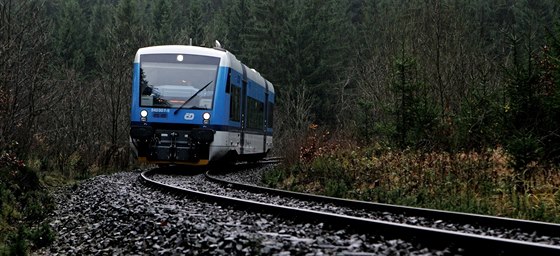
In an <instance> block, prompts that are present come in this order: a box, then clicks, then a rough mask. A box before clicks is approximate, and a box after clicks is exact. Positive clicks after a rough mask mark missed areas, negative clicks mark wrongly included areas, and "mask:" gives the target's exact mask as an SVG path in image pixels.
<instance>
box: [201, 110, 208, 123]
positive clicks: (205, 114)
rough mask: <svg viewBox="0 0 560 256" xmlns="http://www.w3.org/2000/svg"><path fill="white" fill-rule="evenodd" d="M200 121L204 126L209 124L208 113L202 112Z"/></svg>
mask: <svg viewBox="0 0 560 256" xmlns="http://www.w3.org/2000/svg"><path fill="white" fill-rule="evenodd" d="M202 119H203V123H204V124H208V123H210V113H208V112H204V114H202Z"/></svg>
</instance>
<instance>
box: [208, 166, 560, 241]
mask: <svg viewBox="0 0 560 256" xmlns="http://www.w3.org/2000/svg"><path fill="white" fill-rule="evenodd" d="M205 176H206V178H207V179H209V180H210V181H213V182H216V183H219V184H222V185H227V186H229V187H232V188H235V189H242V190H246V191H250V192H254V193H268V194H273V195H279V196H284V197H291V198H295V199H299V200H306V201H313V202H321V203H332V204H334V205H337V206H342V207H347V208H351V209H363V210H370V211H377V212H390V213H393V214H403V215H409V216H416V217H425V218H429V219H433V220H443V221H448V222H454V223H457V224H470V225H480V226H484V227H489V228H504V229H520V230H522V231H525V232H527V233H533V232H537V234H539V235H541V236H543V235H544V236H551V237H558V236H560V224H555V223H547V222H540V221H531V220H521V219H512V218H505V217H496V216H489V215H481V214H472V213H462V212H453V211H443V210H434V209H427V208H417V207H409V206H401V205H391V204H383V203H373V202H365V201H358V200H351V199H342V198H336V197H329V196H322V195H313V194H307V193H300V192H293V191H287V190H280V189H273V188H266V187H260V186H255V185H249V184H243V183H238V182H233V181H227V180H224V179H220V178H217V177H215V176H212V175H211V174H210V172H206V173H205Z"/></svg>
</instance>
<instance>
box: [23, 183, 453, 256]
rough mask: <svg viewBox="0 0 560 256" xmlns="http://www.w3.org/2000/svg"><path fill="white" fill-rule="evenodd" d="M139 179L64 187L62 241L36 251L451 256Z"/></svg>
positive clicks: (54, 219)
mask: <svg viewBox="0 0 560 256" xmlns="http://www.w3.org/2000/svg"><path fill="white" fill-rule="evenodd" d="M138 176H139V173H137V172H123V173H117V174H114V175H109V176H98V177H95V178H92V179H89V180H87V181H84V182H82V183H80V184H79V185H75V186H71V187H66V188H63V189H60V190H59V191H57V192H56V193H55V200H56V202H57V205H58V208H57V210H56V211H55V212H54V213H53V214H52V215H51V216H50V217H49V221H50V225H51V227H52V228H53V230H54V231H55V233H56V236H57V239H56V241H55V242H54V244H52V245H51V246H49V247H47V248H43V249H41V250H40V251H36V252H34V253H33V254H36V255H86V254H87V255H91V254H101V255H123V254H124V255H131V254H133V255H138V254H150V255H154V254H156V255H183V254H187V255H198V254H205V255H208V254H210V255H270V254H275V255H333V254H340V255H445V254H449V251H439V250H430V249H427V248H422V247H420V246H418V245H413V244H410V243H408V242H405V241H402V240H386V239H383V237H381V236H366V235H363V234H350V233H347V232H346V231H345V230H331V229H329V228H328V227H327V226H324V225H323V224H322V223H315V224H312V223H294V222H291V221H288V220H284V219H280V218H276V217H274V216H271V215H268V214H260V213H253V212H245V211H240V210H234V209H230V208H224V207H222V206H220V205H216V204H213V203H206V202H201V201H197V200H193V199H190V198H185V197H183V196H178V195H173V194H167V193H164V192H161V191H159V190H157V189H153V188H150V187H146V186H144V185H143V184H142V183H140V182H139V181H138ZM159 178H160V179H164V180H169V179H171V178H172V179H173V180H177V177H171V176H160V177H159ZM201 178H202V176H195V177H184V179H181V181H178V182H179V183H183V184H187V182H185V181H189V182H188V184H191V185H188V186H195V185H197V184H198V185H203V186H205V187H210V186H211V185H209V184H208V182H203V180H204V179H201ZM216 189H217V188H216ZM205 190H207V191H208V189H205ZM225 191H227V190H225ZM236 193H239V192H236Z"/></svg>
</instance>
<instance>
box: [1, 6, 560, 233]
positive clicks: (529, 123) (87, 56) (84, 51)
mask: <svg viewBox="0 0 560 256" xmlns="http://www.w3.org/2000/svg"><path fill="white" fill-rule="evenodd" d="M215 40H218V41H220V42H221V44H222V46H223V47H224V48H226V49H227V50H229V51H231V52H232V53H233V54H235V55H236V56H237V58H238V59H240V60H241V61H243V62H244V63H246V64H247V65H248V66H249V67H252V68H255V69H256V70H258V71H259V72H260V73H261V74H262V75H263V76H264V77H266V78H267V79H268V80H270V81H271V82H272V83H273V84H274V85H275V88H276V92H277V102H278V104H277V107H276V108H275V111H276V113H275V126H274V127H275V134H274V135H275V145H276V147H277V148H282V149H283V151H282V154H284V156H285V157H286V162H287V164H286V166H285V167H283V168H284V169H281V170H278V171H277V172H276V173H275V174H274V175H272V176H270V177H267V178H268V180H269V182H270V183H277V184H283V185H278V186H279V187H283V188H291V189H299V190H303V191H314V190H318V189H319V188H320V187H324V188H327V190H328V189H329V188H330V192H329V191H318V192H322V193H325V192H326V194H330V195H337V196H346V197H354V198H360V199H368V200H377V201H386V202H395V201H392V200H393V199H395V198H402V197H403V196H402V195H405V196H404V197H406V198H408V199H407V200H409V199H410V198H409V197H407V196H410V195H414V198H412V199H410V200H409V201H397V202H396V203H403V204H411V205H423V204H422V202H425V201H429V200H426V199H425V198H426V197H427V196H429V195H432V196H438V195H445V194H448V193H450V192H451V191H449V190H444V189H440V190H438V191H439V192H437V191H436V192H437V193H436V192H434V189H431V190H428V191H422V190H419V189H418V186H419V185H420V186H424V187H429V188H433V187H436V186H438V187H439V185H438V184H439V183H437V182H436V181H434V180H432V181H433V182H434V183H430V182H431V181H430V182H428V181H427V180H425V179H424V180H422V178H421V177H420V176H422V177H424V176H423V175H424V174H422V173H425V172H424V171H423V170H427V171H428V172H429V171H431V170H435V171H434V172H436V176H438V175H439V176H441V177H440V179H438V180H437V181H446V180H447V179H450V178H451V179H452V178H457V177H459V178H460V177H463V176H464V178H465V179H467V180H469V181H471V180H472V179H476V178H480V179H484V181H485V182H486V181H488V180H487V179H493V180H496V179H499V178H500V177H502V176H500V175H501V174H496V173H495V169H496V166H497V165H499V166H500V168H502V169H504V170H506V171H504V172H507V173H509V172H511V178H510V176H507V177H508V178H507V179H508V182H510V183H507V184H513V185H512V186H513V188H512V186H509V185H508V186H507V187H508V188H509V190H507V192H503V193H502V195H506V196H507V195H509V196H507V197H508V198H510V199H508V200H510V201H511V200H513V201H515V202H517V203H519V204H523V205H524V206H527V207H528V208H531V209H533V206H532V204H531V202H532V201H534V200H533V199H534V198H533V197H531V196H533V195H535V194H537V193H536V192H535V191H536V189H535V187H531V186H533V185H535V184H537V185H538V184H541V185H542V184H544V183H546V182H549V183H546V184H545V185H546V187H547V190H546V192H545V193H544V192H543V193H544V194H546V195H547V198H546V200H548V201H546V200H544V199H542V198H541V199H542V200H540V199H539V200H537V201H539V202H538V203H537V206H536V208H535V211H540V210H539V209H541V210H542V209H544V210H542V214H544V215H539V216H537V215H535V214H529V215H523V214H521V215H519V214H518V215H516V214H510V215H513V216H515V217H527V218H536V219H545V220H553V221H558V217H557V216H549V215H546V214H549V213H550V212H553V211H555V210H556V211H557V209H559V208H560V192H559V191H558V189H557V187H558V186H557V185H558V184H559V183H560V177H559V174H558V173H559V172H558V167H557V166H558V164H560V2H558V1H557V0H473V1H461V0H424V1H419V0H415V1H403V0H372V1H368V0H270V1H258V0H209V1H205V0H158V1H149V0H51V1H46V0H0V154H1V155H0V171H1V172H2V174H1V175H0V177H1V179H2V186H1V187H0V191H2V200H3V202H8V201H10V200H11V201H18V200H16V198H18V197H20V196H22V195H25V194H26V193H27V192H28V190H30V189H33V188H31V187H33V186H31V187H30V186H27V185H21V184H23V183H25V184H28V183H29V179H30V177H32V180H34V182H32V184H39V183H41V182H39V181H37V179H39V178H40V177H42V176H45V175H46V174H56V176H58V177H59V178H58V179H63V180H65V179H81V178H87V177H91V176H93V175H97V174H101V173H105V172H107V171H110V170H127V169H130V168H132V166H134V165H135V163H134V162H133V161H132V159H130V152H129V148H128V132H129V103H130V93H131V74H132V61H133V58H134V54H135V52H136V50H137V49H138V48H140V47H144V46H151V45H164V44H189V42H191V41H192V43H193V45H198V46H206V47H213V46H214V41H215ZM275 153H276V154H279V152H275ZM397 158H398V159H397ZM360 159H365V160H360ZM380 159H384V160H383V161H386V163H388V165H390V164H391V163H393V162H395V163H397V162H398V164H396V165H395V166H397V167H395V168H398V169H399V170H404V169H406V170H409V171H410V170H411V169H407V168H404V169H403V168H401V167H403V165H402V164H403V162H406V163H407V165H406V166H410V165H414V163H415V162H422V161H424V162H428V163H427V164H426V165H423V164H420V167H422V166H423V167H426V166H428V167H426V168H427V169H426V168H424V169H422V168H420V169H418V170H420V171H414V170H416V169H414V170H413V171H412V172H413V173H399V172H395V170H396V169H391V168H387V169H386V170H385V169H383V168H386V166H385V164H383V163H381V162H379V161H381V160H380ZM430 159H431V160H430ZM434 159H435V160H434ZM438 159H439V160H438ZM449 159H451V160H449ZM480 159H483V160H480ZM492 159H494V160H495V159H498V160H495V161H494V160H492ZM440 160H441V161H440ZM407 161H408V162H407ZM438 161H439V162H438ZM492 161H494V162H492ZM496 161H497V162H498V164H496ZM434 163H435V164H434ZM434 165H436V166H434ZM437 165H443V166H444V167H445V166H448V165H449V166H452V167H450V168H448V169H446V168H447V167H445V168H443V169H444V171H442V172H440V171H438V170H440V169H441V168H439V167H437ZM333 166H334V167H333ZM376 166H377V167H376ZM457 166H459V167H457ZM455 167H457V168H459V169H461V168H463V169H462V170H467V169H468V172H460V173H453V170H455V169H454V168H455ZM376 168H377V169H376ZM438 168H439V169H438ZM354 169H355V170H354ZM381 169H383V170H385V171H386V172H387V173H390V174H391V175H394V176H398V175H408V176H410V177H415V175H416V176H418V177H420V178H419V179H421V180H420V181H419V180H413V179H412V178H411V180H408V181H406V182H405V181H403V180H400V182H404V183H402V184H401V185H402V187H400V188H399V189H400V190H399V191H398V193H397V194H395V195H392V194H391V195H389V194H390V193H392V192H391V191H393V190H387V188H388V187H387V186H389V185H387V186H384V184H392V185H391V186H392V187H391V186H389V187H391V188H392V189H394V188H395V186H396V187H398V186H399V185H398V184H400V183H399V182H396V181H395V180H391V178H389V176H390V175H384V174H386V173H384V172H383V171H379V170H381ZM319 170H321V171H319ZM341 170H350V171H348V172H347V173H352V177H348V179H346V180H344V179H343V182H342V184H339V183H336V184H335V183H332V182H331V181H329V180H319V181H316V182H315V183H314V182H313V177H310V176H309V175H321V176H324V177H328V176H329V175H334V176H335V177H336V175H339V174H340V173H339V172H341ZM364 170H365V171H364ZM368 170H369V171H368ZM477 170H484V171H477ZM30 173H34V174H33V175H32V174H30ZM34 175H35V176H34ZM345 175H346V174H345ZM359 175H362V176H361V177H363V176H364V175H365V176H368V177H370V178H371V179H369V178H368V179H365V180H357V179H358V178H357V177H358V176H359ZM375 175H379V176H382V177H383V178H376V177H374V176H375ZM449 175H452V176H449ZM453 175H454V176H453ZM461 175H463V176H461ZM492 175H498V176H492ZM489 177H490V178H489ZM492 177H493V178H492ZM10 179H15V183H14V184H16V185H13V184H12V183H10V182H7V181H9V180H10ZM310 179H311V182H310V183H311V184H315V186H314V187H313V186H312V187H302V186H300V185H301V184H304V183H309V182H308V181H310ZM384 179H388V180H384ZM53 182H54V181H53ZM329 182H330V183H329ZM407 182H408V183H407ZM423 182H428V183H423ZM488 182H490V181H488ZM543 182H544V183H543ZM550 182H553V183H550ZM323 183H324V184H323ZM379 183H380V185H379V186H372V184H379ZM405 183H406V184H405ZM17 184H20V185H17ZM298 184H299V185H298ZM410 184H412V185H410ZM485 184H486V183H485ZM409 185H410V186H409ZM451 185H457V184H455V183H453V184H451ZM502 185H503V184H502ZM10 186H12V187H10ZM359 186H361V188H356V187H359ZM432 186H433V187H432ZM474 186H476V188H475V192H473V193H476V194H477V195H478V194H484V193H486V192H480V193H479V190H477V189H479V187H480V186H481V185H480V183H476V182H475V184H474ZM489 186H490V185H489ZM543 186H544V185H543ZM554 186H556V188H554ZM36 187H41V186H40V185H37V186H36ZM463 187H464V189H465V190H464V191H467V190H469V189H472V187H471V186H470V185H465V186H463ZM378 188H379V189H378ZM381 188H382V189H384V190H383V191H384V192H382V191H381V190H380V189H381ZM487 188H490V190H492V191H493V192H488V193H490V194H492V193H495V187H492V186H490V187H487ZM360 189H361V190H360ZM445 189H451V188H445ZM454 189H455V188H454ZM10 191H12V192H10ZM14 191H15V192H14ZM403 191H404V192H403ZM461 191H463V190H461ZM461 191H459V192H460V193H459V194H461V193H462V192H461ZM500 191H501V190H500ZM512 191H513V192H512ZM393 192H394V191H393ZM399 193H404V194H399ZM438 193H440V194H438ZM465 193H470V192H465ZM500 193H501V192H500ZM512 193H513V194H516V196H512ZM518 193H521V194H520V196H521V197H518V196H517V194H518ZM418 195H421V198H419V196H418ZM528 195H529V196H528ZM33 198H34V199H33ZM422 198H423V199H422ZM512 198H514V199H512ZM519 198H525V199H523V200H525V201H523V200H520V199H519ZM531 198H533V199H531ZM29 200H31V201H33V200H35V201H37V202H41V201H42V200H40V199H37V198H35V197H30V199H29ZM516 200H517V201H516ZM35 201H33V202H35ZM513 201H512V202H513ZM545 201H546V202H545ZM520 202H521V203H520ZM543 202H544V204H545V206H543V207H545V208H539V207H541V206H538V205H539V203H543ZM547 202H549V203H547ZM482 204H483V205H484V203H482ZM512 204H513V203H512ZM5 205H7V204H4V206H3V208H4V209H3V212H2V217H5V218H3V220H2V223H0V228H2V229H5V228H4V227H5V226H6V225H9V224H10V223H9V222H10V221H12V222H14V221H15V220H17V219H20V218H21V216H20V215H21V214H19V213H17V212H23V214H24V215H25V214H27V212H26V211H27V210H28V208H29V207H27V206H26V205H19V206H14V208H13V209H10V210H9V211H8V210H6V209H5V208H6V206H5ZM474 205H475V207H474V208H473V207H467V209H466V210H471V211H474V212H482V213H490V214H504V215H508V214H507V213H508V212H509V213H511V212H512V211H514V210H515V209H518V208H519V207H517V208H516V207H515V206H511V208H512V209H514V210H511V209H509V210H508V209H502V210H503V212H502V211H500V212H495V211H492V210H489V209H490V208H491V207H490V206H484V207H487V208H484V207H482V208H481V206H480V205H481V203H480V201H477V202H475V203H474ZM430 206H433V207H440V208H441V207H444V208H445V207H446V205H444V204H441V205H430ZM26 207H27V208H26ZM457 207H459V206H457ZM457 207H455V208H454V207H451V208H452V209H457ZM488 207H489V208H488ZM547 207H548V208H547ZM26 209H27V210H26ZM459 210H465V209H464V207H462V206H461V207H459ZM30 213H35V214H36V215H37V218H40V217H41V216H42V215H41V214H40V211H38V210H37V212H35V210H34V211H31V212H30ZM516 213H519V212H516ZM545 215H546V216H545ZM43 231H44V230H43Z"/></svg>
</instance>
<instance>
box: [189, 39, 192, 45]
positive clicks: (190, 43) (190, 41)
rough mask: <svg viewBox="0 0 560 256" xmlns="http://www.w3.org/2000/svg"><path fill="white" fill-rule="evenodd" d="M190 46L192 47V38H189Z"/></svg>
mask: <svg viewBox="0 0 560 256" xmlns="http://www.w3.org/2000/svg"><path fill="white" fill-rule="evenodd" d="M189 45H190V46H192V37H189Z"/></svg>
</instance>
